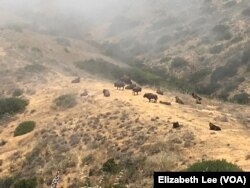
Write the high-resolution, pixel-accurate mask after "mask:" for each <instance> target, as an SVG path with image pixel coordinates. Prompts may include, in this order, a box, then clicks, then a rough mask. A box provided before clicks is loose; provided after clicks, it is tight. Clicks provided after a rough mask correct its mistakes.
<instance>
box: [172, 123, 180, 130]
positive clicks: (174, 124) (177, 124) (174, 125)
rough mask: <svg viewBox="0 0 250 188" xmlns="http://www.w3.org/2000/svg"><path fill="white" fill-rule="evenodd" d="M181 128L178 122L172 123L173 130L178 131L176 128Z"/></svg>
mask: <svg viewBox="0 0 250 188" xmlns="http://www.w3.org/2000/svg"><path fill="white" fill-rule="evenodd" d="M180 127H181V125H180V124H179V122H174V123H173V128H174V129H178V128H180Z"/></svg>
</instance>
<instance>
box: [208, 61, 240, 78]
mask: <svg viewBox="0 0 250 188" xmlns="http://www.w3.org/2000/svg"><path fill="white" fill-rule="evenodd" d="M238 64H239V62H237V61H229V62H228V63H227V64H226V65H224V66H222V67H218V68H217V69H215V70H214V72H213V73H212V75H211V82H218V81H221V80H223V79H225V78H227V77H233V76H235V75H236V74H237V71H238V68H239V65H238Z"/></svg>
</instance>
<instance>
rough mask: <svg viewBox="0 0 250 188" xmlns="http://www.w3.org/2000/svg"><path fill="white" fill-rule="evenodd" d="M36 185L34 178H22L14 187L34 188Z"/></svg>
mask: <svg viewBox="0 0 250 188" xmlns="http://www.w3.org/2000/svg"><path fill="white" fill-rule="evenodd" d="M37 185H38V184H37V179H36V178H30V179H22V180H19V181H18V182H17V183H15V184H14V188H36V187H37Z"/></svg>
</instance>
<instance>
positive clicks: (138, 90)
mask: <svg viewBox="0 0 250 188" xmlns="http://www.w3.org/2000/svg"><path fill="white" fill-rule="evenodd" d="M141 90H142V89H141V88H140V87H138V86H136V87H134V88H133V94H134V95H135V94H137V95H138V93H139V92H141Z"/></svg>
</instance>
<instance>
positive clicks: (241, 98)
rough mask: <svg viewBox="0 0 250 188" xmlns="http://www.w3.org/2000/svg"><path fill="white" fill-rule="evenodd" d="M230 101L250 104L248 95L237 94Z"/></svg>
mask: <svg viewBox="0 0 250 188" xmlns="http://www.w3.org/2000/svg"><path fill="white" fill-rule="evenodd" d="M232 101H233V102H236V103H238V104H250V95H249V94H248V93H241V94H237V95H234V97H233V98H232Z"/></svg>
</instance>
